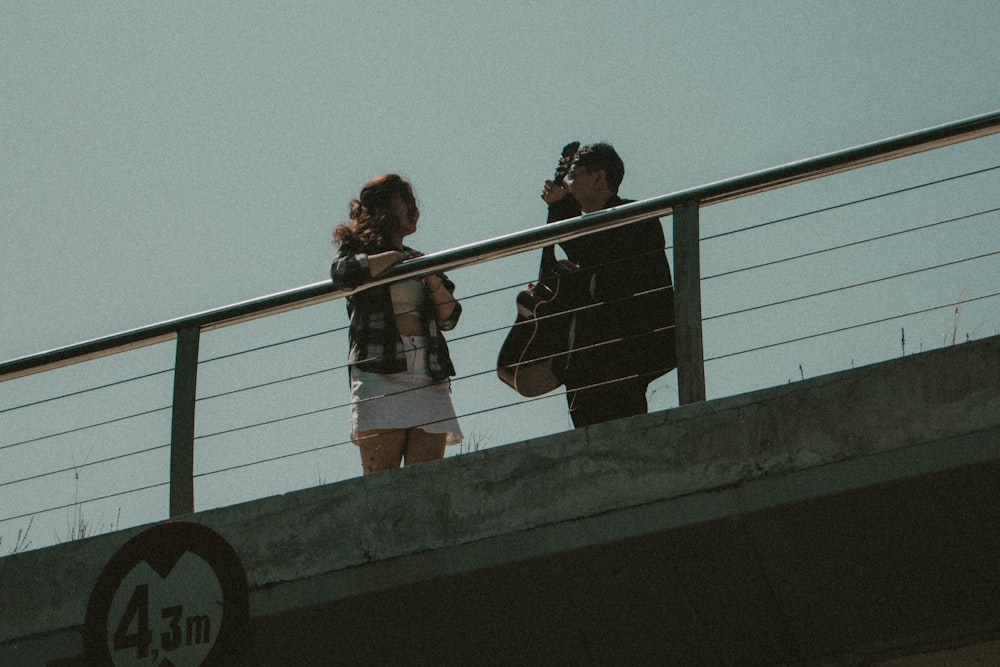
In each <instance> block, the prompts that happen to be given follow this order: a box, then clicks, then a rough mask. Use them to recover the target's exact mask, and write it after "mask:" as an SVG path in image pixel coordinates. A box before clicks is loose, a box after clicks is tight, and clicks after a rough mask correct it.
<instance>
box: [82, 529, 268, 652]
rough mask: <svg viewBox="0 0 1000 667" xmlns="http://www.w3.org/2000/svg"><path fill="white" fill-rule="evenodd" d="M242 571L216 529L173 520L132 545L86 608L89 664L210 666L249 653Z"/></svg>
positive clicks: (123, 550) (246, 597)
mask: <svg viewBox="0 0 1000 667" xmlns="http://www.w3.org/2000/svg"><path fill="white" fill-rule="evenodd" d="M249 608H250V604H249V595H248V592H247V583H246V572H245V571H244V569H243V564H242V563H241V562H240V560H239V558H238V557H237V555H236V552H235V551H233V549H232V547H231V546H229V544H228V543H227V542H226V541H225V540H224V539H223V538H222V537H221V536H220V535H219V534H218V533H215V532H214V531H212V530H210V529H209V528H206V527H205V526H202V525H200V524H195V523H186V522H180V521H171V522H167V523H163V524H159V525H157V526H153V527H152V528H148V529H146V530H144V531H143V532H141V533H139V534H138V535H136V536H135V537H134V538H132V539H131V540H129V541H128V542H127V543H126V544H125V545H124V546H123V547H122V548H121V549H119V550H118V552H117V553H116V554H115V555H114V556H113V557H112V558H111V560H110V561H109V562H108V564H107V565H106V566H105V567H104V570H103V571H102V572H101V575H100V577H99V578H98V580H97V584H96V585H95V586H94V590H93V592H92V593H91V595H90V603H89V604H88V605H87V618H86V621H85V623H84V643H85V646H86V655H87V659H88V661H89V664H94V665H108V666H114V667H131V666H133V665H135V666H138V665H144V666H145V667H212V666H214V665H237V664H244V658H245V656H246V655H247V654H248V648H249V647H248V646H247V641H248V632H247V629H248V625H249V615H250V614H249Z"/></svg>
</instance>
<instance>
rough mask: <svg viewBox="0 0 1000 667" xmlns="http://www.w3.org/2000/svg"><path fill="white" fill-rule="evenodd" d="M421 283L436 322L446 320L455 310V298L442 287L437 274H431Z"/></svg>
mask: <svg viewBox="0 0 1000 667" xmlns="http://www.w3.org/2000/svg"><path fill="white" fill-rule="evenodd" d="M423 281H424V287H425V288H426V289H427V294H428V295H429V296H430V299H431V303H432V304H433V305H434V311H435V313H436V315H437V318H438V320H439V321H440V320H447V319H448V318H449V317H451V314H452V311H454V309H455V303H456V302H455V297H454V296H452V294H451V292H449V291H448V288H446V287H445V286H444V283H442V282H441V278H440V277H439V276H438V275H437V274H434V273H432V274H431V275H429V276H424V278H423Z"/></svg>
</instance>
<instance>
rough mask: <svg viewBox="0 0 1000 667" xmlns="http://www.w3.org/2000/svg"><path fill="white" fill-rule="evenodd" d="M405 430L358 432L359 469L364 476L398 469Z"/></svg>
mask: <svg viewBox="0 0 1000 667" xmlns="http://www.w3.org/2000/svg"><path fill="white" fill-rule="evenodd" d="M406 433H407V432H406V430H404V429H391V430H387V431H358V433H357V438H356V442H357V443H358V449H359V450H360V451H361V467H362V468H363V469H364V471H365V474H366V475H370V474H372V473H376V472H382V471H383V470H391V469H393V468H398V467H399V464H400V462H401V461H402V460H403V449H404V447H405V446H406V439H407V438H406Z"/></svg>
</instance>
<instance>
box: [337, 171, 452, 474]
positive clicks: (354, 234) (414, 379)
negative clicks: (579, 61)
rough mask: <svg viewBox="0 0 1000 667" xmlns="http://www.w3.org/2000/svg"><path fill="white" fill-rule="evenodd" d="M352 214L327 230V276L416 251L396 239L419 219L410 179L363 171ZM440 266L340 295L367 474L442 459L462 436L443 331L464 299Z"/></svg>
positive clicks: (341, 277) (368, 275)
mask: <svg viewBox="0 0 1000 667" xmlns="http://www.w3.org/2000/svg"><path fill="white" fill-rule="evenodd" d="M350 209H351V220H350V222H348V223H345V224H342V225H338V226H337V228H336V229H335V230H334V232H333V240H334V243H336V244H337V246H338V252H337V255H336V257H335V258H334V260H333V266H332V267H331V269H330V275H331V277H332V278H333V283H334V285H337V286H340V287H343V288H354V287H358V286H359V285H361V284H362V283H364V282H366V281H368V280H371V279H372V278H376V277H378V276H380V275H382V274H384V273H385V272H387V271H388V270H389V269H390V268H392V267H393V266H395V265H396V264H398V263H399V262H401V261H403V260H404V259H409V258H411V257H417V256H419V255H420V253H418V252H416V251H415V250H413V249H412V248H409V247H407V246H405V245H403V239H404V238H405V237H406V236H409V235H410V234H412V233H413V232H415V231H416V229H417V220H418V219H419V218H420V211H419V210H418V209H417V202H416V199H415V198H414V196H413V189H412V187H411V186H410V184H409V182H407V181H406V180H405V179H403V178H402V177H400V176H398V175H396V174H383V175H381V176H376V177H375V178H373V179H371V180H370V181H368V182H367V183H366V184H365V186H364V188H362V189H361V194H360V196H359V197H358V198H357V199H354V200H352V201H351V206H350ZM454 290H455V285H454V284H453V283H452V282H451V281H450V280H448V278H447V277H446V276H445V275H444V274H443V273H438V274H432V275H429V276H426V277H424V278H422V279H419V280H417V279H411V280H404V281H399V282H395V283H391V284H388V285H378V286H375V287H371V288H368V289H364V290H359V291H358V292H356V293H354V294H352V295H350V296H348V297H347V312H348V315H349V316H350V318H351V323H350V328H349V333H348V337H349V340H350V355H349V358H348V361H349V365H350V377H351V439H352V440H353V441H354V443H355V444H356V445H358V447H359V449H360V452H361V463H362V466H363V468H364V473H365V474H366V475H368V474H371V473H375V472H380V471H382V470H389V469H392V468H398V467H399V465H400V463H401V462H402V461H403V460H404V459H405V462H406V465H410V464H413V463H421V462H423V461H431V460H434V459H440V458H442V457H443V456H444V450H445V447H446V445H451V444H457V443H459V442H461V441H462V432H461V430H460V429H459V426H458V420H457V419H456V417H455V409H454V407H453V406H452V403H451V383H450V380H449V379H448V378H449V377H450V376H452V375H454V374H455V368H454V366H453V365H452V363H451V357H450V356H449V354H448V346H447V344H446V343H445V340H444V336H443V335H442V334H441V332H442V331H448V330H450V329H453V328H454V327H455V324H456V323H457V322H458V318H459V315H461V312H462V307H461V306H460V305H459V303H458V302H457V301H456V300H455V298H454V296H453V293H454Z"/></svg>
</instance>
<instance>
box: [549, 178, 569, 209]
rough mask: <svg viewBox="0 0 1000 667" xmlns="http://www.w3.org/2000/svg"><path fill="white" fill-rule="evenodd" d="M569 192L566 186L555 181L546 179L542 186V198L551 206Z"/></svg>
mask: <svg viewBox="0 0 1000 667" xmlns="http://www.w3.org/2000/svg"><path fill="white" fill-rule="evenodd" d="M567 194H569V193H568V192H567V191H566V188H564V187H562V186H561V185H559V184H557V183H556V182H555V181H551V180H550V181H545V185H543V186H542V199H543V200H545V203H546V204H548V205H549V206H551V205H552V204H554V203H556V202H557V201H559V200H560V199H562V198H563V197H565V196H566V195H567Z"/></svg>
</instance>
